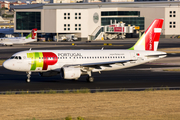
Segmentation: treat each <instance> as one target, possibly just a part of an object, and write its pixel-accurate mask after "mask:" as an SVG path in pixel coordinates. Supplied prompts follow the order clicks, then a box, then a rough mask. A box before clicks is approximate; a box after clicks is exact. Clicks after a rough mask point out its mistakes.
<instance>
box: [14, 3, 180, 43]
mask: <svg viewBox="0 0 180 120" xmlns="http://www.w3.org/2000/svg"><path fill="white" fill-rule="evenodd" d="M179 5H180V2H178V1H171V2H167V1H159V2H127V3H124V2H123V3H121V2H118V3H107V2H104V3H103V2H102V3H56V4H53V3H50V4H33V5H26V6H24V5H22V6H15V7H14V9H15V15H14V23H15V24H14V31H15V32H30V30H31V29H33V28H37V29H38V33H54V34H55V35H59V34H76V35H78V37H79V38H81V39H82V40H87V39H90V38H89V36H96V37H97V36H98V35H99V34H100V32H101V28H102V26H105V25H110V24H111V23H114V22H115V21H116V22H120V21H122V22H124V23H126V25H128V24H130V25H135V26H139V27H140V30H141V31H143V30H145V29H147V27H148V26H149V25H150V24H151V22H152V21H153V20H154V19H156V18H163V19H164V20H165V21H164V24H163V29H162V33H161V36H162V37H167V38H169V37H171V36H172V35H180V6H179Z"/></svg>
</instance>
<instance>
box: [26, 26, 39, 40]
mask: <svg viewBox="0 0 180 120" xmlns="http://www.w3.org/2000/svg"><path fill="white" fill-rule="evenodd" d="M36 34H37V28H34V29H32V31H31V33H29V35H28V36H26V39H29V38H31V39H36Z"/></svg>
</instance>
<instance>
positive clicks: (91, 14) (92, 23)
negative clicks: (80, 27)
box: [84, 9, 101, 36]
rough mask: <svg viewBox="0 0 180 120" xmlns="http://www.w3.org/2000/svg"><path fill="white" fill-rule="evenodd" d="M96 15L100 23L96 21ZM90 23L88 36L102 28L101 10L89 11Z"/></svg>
mask: <svg viewBox="0 0 180 120" xmlns="http://www.w3.org/2000/svg"><path fill="white" fill-rule="evenodd" d="M94 15H98V21H96V22H95V21H94ZM88 16H89V17H88V21H87V23H86V24H87V26H88V27H87V28H84V29H85V30H88V34H86V36H88V35H91V34H92V33H93V32H94V31H95V29H96V28H97V27H98V26H101V10H100V9H88Z"/></svg>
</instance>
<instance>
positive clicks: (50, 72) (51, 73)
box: [39, 71, 60, 77]
mask: <svg viewBox="0 0 180 120" xmlns="http://www.w3.org/2000/svg"><path fill="white" fill-rule="evenodd" d="M59 73H60V72H57V71H47V72H39V75H40V76H41V77H51V76H55V75H57V74H59Z"/></svg>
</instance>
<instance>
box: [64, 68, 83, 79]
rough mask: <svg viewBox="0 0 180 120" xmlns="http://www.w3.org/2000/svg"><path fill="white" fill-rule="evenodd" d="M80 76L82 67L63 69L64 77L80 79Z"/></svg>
mask: <svg viewBox="0 0 180 120" xmlns="http://www.w3.org/2000/svg"><path fill="white" fill-rule="evenodd" d="M80 76H81V70H80V68H73V67H64V68H62V69H61V77H62V78H64V79H78V78H79V77H80Z"/></svg>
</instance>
